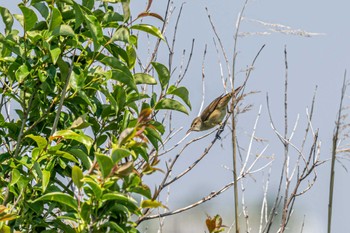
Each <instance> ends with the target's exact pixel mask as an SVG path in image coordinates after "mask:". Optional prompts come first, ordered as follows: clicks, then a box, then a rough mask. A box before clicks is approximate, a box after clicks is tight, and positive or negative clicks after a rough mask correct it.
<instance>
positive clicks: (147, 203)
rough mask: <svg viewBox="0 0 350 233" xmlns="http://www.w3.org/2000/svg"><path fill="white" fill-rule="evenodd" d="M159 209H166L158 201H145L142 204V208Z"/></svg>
mask: <svg viewBox="0 0 350 233" xmlns="http://www.w3.org/2000/svg"><path fill="white" fill-rule="evenodd" d="M158 207H163V208H166V207H165V206H164V205H163V204H162V203H161V202H159V201H156V200H143V201H142V202H141V208H158Z"/></svg>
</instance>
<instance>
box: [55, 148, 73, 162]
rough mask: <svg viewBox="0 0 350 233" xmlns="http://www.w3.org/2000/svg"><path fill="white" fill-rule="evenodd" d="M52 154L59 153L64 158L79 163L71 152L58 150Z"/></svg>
mask: <svg viewBox="0 0 350 233" xmlns="http://www.w3.org/2000/svg"><path fill="white" fill-rule="evenodd" d="M52 154H54V155H57V156H59V157H62V158H65V159H68V160H70V161H72V162H74V163H79V161H78V160H77V159H76V158H75V157H74V156H73V155H71V154H70V153H68V152H66V151H61V150H57V151H55V152H53V153H52Z"/></svg>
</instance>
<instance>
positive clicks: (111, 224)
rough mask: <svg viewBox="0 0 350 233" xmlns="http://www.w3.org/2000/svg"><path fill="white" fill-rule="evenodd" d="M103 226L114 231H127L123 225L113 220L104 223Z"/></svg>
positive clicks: (122, 232)
mask: <svg viewBox="0 0 350 233" xmlns="http://www.w3.org/2000/svg"><path fill="white" fill-rule="evenodd" d="M102 226H103V227H106V228H108V229H110V230H113V231H112V232H117V233H125V231H124V229H123V228H122V227H120V226H119V225H118V224H117V223H115V222H112V221H108V222H106V223H104V224H103V225H102ZM135 233H137V232H136V231H135Z"/></svg>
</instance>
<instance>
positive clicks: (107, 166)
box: [95, 153, 114, 178]
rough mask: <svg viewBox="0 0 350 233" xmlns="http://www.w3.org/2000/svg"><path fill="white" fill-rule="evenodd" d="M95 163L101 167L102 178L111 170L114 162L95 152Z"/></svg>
mask: <svg viewBox="0 0 350 233" xmlns="http://www.w3.org/2000/svg"><path fill="white" fill-rule="evenodd" d="M95 155H96V159H97V163H98V165H99V167H100V169H101V173H102V176H103V178H106V177H107V176H108V175H109V174H110V173H111V171H112V168H113V166H114V163H113V161H112V159H111V158H110V157H108V156H107V155H104V154H100V153H95Z"/></svg>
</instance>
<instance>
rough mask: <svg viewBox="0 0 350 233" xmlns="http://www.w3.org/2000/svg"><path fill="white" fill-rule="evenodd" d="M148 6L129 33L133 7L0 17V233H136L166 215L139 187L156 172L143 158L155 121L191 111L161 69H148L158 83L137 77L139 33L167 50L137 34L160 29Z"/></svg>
mask: <svg viewBox="0 0 350 233" xmlns="http://www.w3.org/2000/svg"><path fill="white" fill-rule="evenodd" d="M151 2H152V1H150V2H149V5H148V6H147V9H146V10H145V11H144V12H141V13H140V14H139V15H138V16H137V17H136V18H135V19H134V20H133V21H131V20H130V9H129V1H118V0H104V1H102V0H101V1H98V0H96V1H95V0H83V1H82V4H79V3H77V2H75V1H73V0H57V1H45V0H31V1H25V0H23V3H21V4H19V8H20V10H21V12H22V14H11V13H10V12H9V10H8V9H6V8H4V7H0V13H1V16H2V19H3V22H4V24H5V33H4V34H1V33H0V77H1V87H2V88H1V93H0V94H1V100H0V101H1V102H0V104H1V115H0V137H1V151H0V153H1V154H0V177H1V178H0V187H1V188H2V193H1V196H0V197H1V200H2V206H1V210H0V221H1V222H0V229H2V231H4V232H6V231H7V232H9V231H10V229H11V230H19V231H23V232H51V231H52V230H54V231H59V232H107V231H108V232H138V231H137V229H136V224H135V222H133V220H132V219H133V218H134V217H135V216H141V215H142V213H143V210H144V209H148V208H156V207H161V206H162V204H161V203H160V202H157V201H156V200H154V199H153V198H152V192H151V190H150V188H149V187H148V186H147V185H146V184H144V183H143V181H142V180H143V176H145V175H147V174H151V173H153V172H155V171H157V170H158V169H157V167H156V166H157V164H158V162H159V159H158V158H157V156H150V154H151V152H154V151H157V149H158V146H159V145H161V144H162V135H163V133H164V131H165V128H164V125H163V124H162V123H161V122H159V121H157V120H156V118H155V116H156V115H157V114H158V111H159V110H163V109H165V110H176V111H180V112H184V113H187V109H186V107H185V105H187V106H188V107H190V103H189V99H188V91H187V89H186V88H184V87H178V86H175V85H170V84H169V82H170V73H169V70H168V69H167V67H166V66H164V65H163V64H161V63H158V62H154V61H151V63H150V66H149V67H152V68H153V70H155V73H157V75H156V77H157V78H155V77H153V76H152V75H151V74H152V73H151V69H149V68H146V69H143V68H142V66H140V67H139V68H137V67H136V66H137V62H138V56H137V48H138V46H143V41H139V40H138V34H137V33H139V32H140V31H141V32H142V31H143V32H146V33H148V34H150V35H152V36H154V37H155V38H157V39H159V40H164V39H163V36H162V33H161V31H160V30H159V29H158V28H157V27H155V26H153V25H149V24H142V23H139V21H140V20H139V19H140V18H143V17H154V18H157V19H159V20H162V17H161V16H160V15H158V14H156V13H150V12H149V7H150V4H151ZM116 9H117V10H116ZM118 9H122V10H120V12H118ZM14 20H17V21H18V22H19V23H20V25H21V26H22V28H21V29H15V28H13V23H14ZM150 86H155V87H154V88H153V87H152V88H149V87H150ZM145 90H148V91H145ZM174 96H175V98H174ZM176 99H178V100H176ZM183 103H184V104H185V105H184V104H183ZM153 154H155V155H156V153H153ZM139 196H142V198H139ZM136 199H137V200H138V201H136ZM141 199H142V200H143V201H141ZM134 219H135V218H134Z"/></svg>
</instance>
